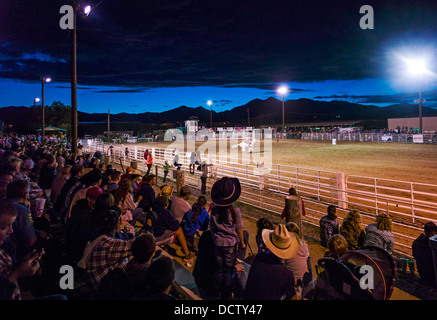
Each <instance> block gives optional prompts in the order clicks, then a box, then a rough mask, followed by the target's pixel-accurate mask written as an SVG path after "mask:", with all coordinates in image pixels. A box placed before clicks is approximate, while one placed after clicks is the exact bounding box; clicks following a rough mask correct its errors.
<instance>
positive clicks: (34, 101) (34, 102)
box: [33, 98, 41, 108]
mask: <svg viewBox="0 0 437 320" xmlns="http://www.w3.org/2000/svg"><path fill="white" fill-rule="evenodd" d="M40 101H41V99H40V98H35V99H33V107H34V108H36V103H37V102H40Z"/></svg>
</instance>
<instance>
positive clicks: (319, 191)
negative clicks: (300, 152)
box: [82, 140, 437, 257]
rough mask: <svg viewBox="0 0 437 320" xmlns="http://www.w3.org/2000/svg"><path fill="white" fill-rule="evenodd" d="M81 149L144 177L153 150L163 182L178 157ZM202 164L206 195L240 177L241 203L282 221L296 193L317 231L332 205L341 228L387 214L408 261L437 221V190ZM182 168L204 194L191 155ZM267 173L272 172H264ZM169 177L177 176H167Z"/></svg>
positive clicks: (182, 158)
mask: <svg viewBox="0 0 437 320" xmlns="http://www.w3.org/2000/svg"><path fill="white" fill-rule="evenodd" d="M82 144H83V145H84V149H83V152H85V153H93V154H94V153H95V152H96V151H100V152H101V153H102V154H103V155H105V156H106V158H107V161H110V162H113V163H117V164H120V165H121V166H122V167H123V168H124V170H125V169H126V167H128V166H131V165H132V164H134V165H135V166H136V167H137V169H139V170H141V171H143V172H145V171H147V166H146V164H145V160H144V158H143V154H144V151H145V150H146V149H149V150H151V152H152V153H153V154H154V167H153V170H152V173H154V174H156V175H157V176H158V177H162V176H163V167H162V165H163V164H164V161H165V160H168V163H169V164H170V166H171V167H172V160H173V157H174V155H173V153H172V151H171V150H170V149H163V148H154V147H153V143H152V144H151V147H142V146H132V145H131V146H126V145H114V147H113V148H112V149H109V144H107V143H102V142H101V141H95V140H94V141H83V142H82ZM126 149H127V150H128V152H127V153H126ZM202 159H208V161H207V162H208V163H211V164H212V166H211V167H210V170H209V171H210V172H209V179H208V182H207V185H208V190H210V187H211V186H212V184H213V183H214V181H215V180H217V179H220V178H221V177H224V176H231V177H237V178H238V179H239V180H240V183H241V185H242V188H243V192H242V195H241V197H240V199H239V201H240V202H242V203H244V204H247V205H249V206H253V207H255V208H256V209H258V210H265V211H268V212H271V213H274V214H278V215H280V214H281V212H282V209H283V206H284V197H285V196H286V195H287V194H288V189H289V188H290V187H294V188H295V189H296V190H297V191H298V193H299V194H300V195H301V196H302V197H303V199H304V201H305V208H306V216H305V217H304V222H305V223H306V224H307V225H309V226H312V227H314V228H317V227H318V226H319V220H320V218H321V217H322V216H323V215H325V214H326V210H327V206H328V205H330V204H333V205H336V206H337V208H338V209H337V211H338V216H339V222H340V223H341V221H342V219H343V218H344V217H345V216H346V214H347V212H348V211H350V210H357V211H359V212H360V213H361V214H362V217H363V224H364V225H367V224H369V223H372V222H374V221H375V216H376V215H377V214H379V213H382V212H384V213H387V214H388V215H389V216H390V217H391V218H392V220H393V234H394V236H395V252H397V253H399V254H402V255H405V256H409V257H411V256H412V255H411V244H412V242H413V241H414V239H416V238H417V237H418V236H419V234H420V233H421V232H423V224H424V223H426V222H428V221H437V205H436V204H437V185H431V184H420V183H413V182H405V181H395V180H387V179H378V178H371V177H361V176H352V175H349V176H345V175H344V174H343V173H338V172H328V171H321V170H314V169H308V168H298V167H292V166H287V165H278V164H268V163H264V166H260V164H259V163H257V164H253V163H251V162H250V161H241V160H239V159H230V158H229V157H226V156H220V155H217V156H215V155H202ZM179 163H180V164H182V165H183V166H182V170H183V171H184V172H185V174H184V180H185V181H184V183H185V184H188V185H190V186H192V187H195V188H198V189H200V184H201V182H200V171H198V170H195V172H194V174H190V172H189V164H190V157H189V154H187V153H185V152H179ZM195 167H197V166H195ZM266 167H268V168H270V169H269V170H265V168H266ZM173 168H174V167H173ZM195 169H197V168H195ZM168 177H169V178H172V177H173V176H172V174H171V173H169V175H168Z"/></svg>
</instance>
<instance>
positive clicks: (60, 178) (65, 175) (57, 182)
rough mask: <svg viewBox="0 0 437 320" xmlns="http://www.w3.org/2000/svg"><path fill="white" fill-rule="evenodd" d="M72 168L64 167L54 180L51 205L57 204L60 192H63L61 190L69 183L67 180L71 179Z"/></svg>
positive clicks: (69, 166)
mask: <svg viewBox="0 0 437 320" xmlns="http://www.w3.org/2000/svg"><path fill="white" fill-rule="evenodd" d="M71 168H72V166H71V165H65V166H63V167H62V171H60V172H58V174H57V175H56V178H55V179H54V180H53V183H52V190H51V198H50V201H51V203H56V200H57V198H58V195H59V192H61V189H62V187H63V186H64V184H65V183H66V182H67V180H68V179H70V177H71Z"/></svg>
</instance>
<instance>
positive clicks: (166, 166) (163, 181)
mask: <svg viewBox="0 0 437 320" xmlns="http://www.w3.org/2000/svg"><path fill="white" fill-rule="evenodd" d="M162 168H163V170H164V178H163V179H162V183H165V180H166V179H167V175H168V172H169V171H170V165H169V164H168V161H167V160H165V163H164V164H163V165H162Z"/></svg>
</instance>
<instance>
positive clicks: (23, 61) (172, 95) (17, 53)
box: [0, 0, 437, 113]
mask: <svg viewBox="0 0 437 320" xmlns="http://www.w3.org/2000/svg"><path fill="white" fill-rule="evenodd" d="M65 4H71V1H70V0H65V1H63V0H44V1H43V0H39V1H36V0H33V1H29V0H27V1H24V0H2V1H0V107H6V106H11V105H12V106H21V105H25V106H30V105H33V100H34V98H35V97H40V96H41V83H40V78H41V76H50V77H52V78H53V81H52V83H50V84H47V85H46V86H45V99H46V104H51V102H53V101H55V100H58V101H61V102H63V103H64V104H66V105H70V104H71V97H70V93H71V92H70V48H71V41H70V36H71V34H70V31H68V30H62V29H61V28H60V26H59V21H60V19H61V17H62V14H60V13H59V10H60V8H61V6H62V5H65ZM83 4H84V5H85V4H90V5H92V6H93V10H92V11H91V13H90V15H89V16H87V17H81V16H80V17H78V19H77V47H78V51H77V56H78V61H77V66H78V71H77V72H78V90H77V93H78V110H79V111H85V112H107V111H108V109H110V111H111V113H119V112H128V113H138V112H148V111H150V112H160V111H165V110H169V109H173V108H177V107H179V106H181V105H186V106H188V107H198V106H204V107H206V108H208V107H207V105H206V101H207V100H209V99H210V100H213V101H214V105H213V108H214V109H215V110H216V111H223V110H227V109H231V108H233V107H236V106H240V105H243V104H245V103H247V102H249V101H250V100H253V99H255V98H259V99H267V98H269V97H272V96H273V97H277V98H278V99H282V97H280V96H278V94H277V93H276V92H275V90H276V89H277V88H278V86H279V85H281V84H288V86H289V87H290V90H291V92H290V93H289V94H288V95H287V97H286V99H299V98H311V99H315V100H326V101H330V100H333V99H337V100H347V101H351V102H359V103H363V104H373V105H378V106H386V105H391V104H397V103H401V102H409V103H412V101H413V100H414V99H417V98H418V90H419V85H420V86H421V87H422V90H423V96H424V99H426V102H425V104H424V105H425V106H433V107H437V82H436V81H435V80H436V77H434V73H433V72H430V73H429V74H427V76H426V77H425V76H424V77H422V78H421V79H420V82H419V80H417V79H412V78H411V77H407V76H406V72H405V66H404V63H403V62H402V57H404V58H413V57H414V58H416V57H424V58H426V59H427V67H428V69H429V70H431V71H434V70H437V63H436V59H437V25H436V23H437V22H436V21H437V2H436V1H405V0H404V1H392V0H378V1H367V0H361V1H355V0H345V1H339V0H318V1H308V0H305V1H294V0H286V1H283V0H251V1H241V0H232V1H229V0H178V1H175V0H163V1H149V0H132V1H121V0H95V1H89V2H83ZM363 5H370V6H372V8H373V10H374V29H367V30H363V29H361V28H360V19H361V18H362V17H363V15H364V14H360V8H361V7H362V6H363Z"/></svg>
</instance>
